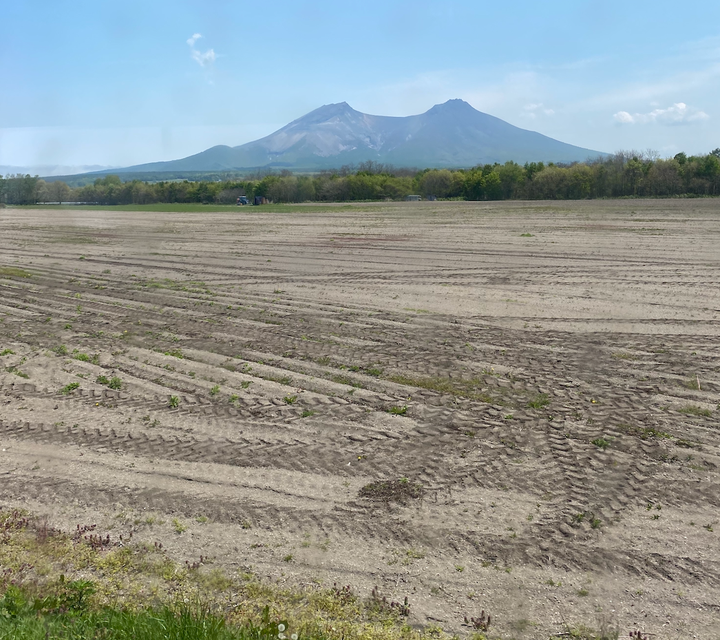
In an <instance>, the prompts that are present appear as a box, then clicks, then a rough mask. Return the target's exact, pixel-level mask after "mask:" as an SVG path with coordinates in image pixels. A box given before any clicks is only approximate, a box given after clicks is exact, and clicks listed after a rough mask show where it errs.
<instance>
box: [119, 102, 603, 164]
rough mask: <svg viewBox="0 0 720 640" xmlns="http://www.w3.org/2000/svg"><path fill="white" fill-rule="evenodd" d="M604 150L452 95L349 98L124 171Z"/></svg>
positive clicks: (525, 157) (527, 156)
mask: <svg viewBox="0 0 720 640" xmlns="http://www.w3.org/2000/svg"><path fill="white" fill-rule="evenodd" d="M600 155H603V154H602V153H600V152H597V151H591V150H589V149H583V148H580V147H575V146H573V145H569V144H565V143H563V142H559V141H558V140H554V139H552V138H548V137H547V136H544V135H541V134H539V133H536V132H533V131H527V130H525V129H520V128H518V127H515V126H513V125H511V124H509V123H508V122H505V121H503V120H500V119H499V118H496V117H494V116H491V115H488V114H486V113H482V112H481V111H477V110H476V109H474V108H473V107H472V106H471V105H470V104H468V103H467V102H465V101H464V100H460V99H455V100H448V101H447V102H444V103H443V104H438V105H435V106H434V107H432V108H431V109H430V110H429V111H426V112H425V113H422V114H419V115H415V116H406V117H392V116H375V115H369V114H365V113H361V112H360V111H356V110H355V109H353V108H352V107H351V106H350V105H349V104H348V103H347V102H338V103H333V104H326V105H323V106H322V107H319V108H317V109H315V110H314V111H311V112H310V113H308V114H306V115H304V116H302V117H300V118H298V119H297V120H293V121H292V122H290V123H289V124H287V125H285V126H284V127H282V128H281V129H279V130H278V131H276V132H275V133H272V134H270V135H269V136H266V137H264V138H261V139H260V140H256V141H254V142H248V143H247V144H243V145H240V146H237V147H232V148H230V147H225V146H216V147H213V148H211V149H208V150H207V151H203V152H202V153H198V154H196V155H194V156H190V157H188V158H184V159H182V160H174V161H171V162H157V163H153V164H148V165H139V166H136V167H128V168H127V169H121V171H134V172H137V171H216V170H234V169H255V168H260V167H273V166H276V167H287V168H295V169H303V170H318V169H323V168H331V167H339V166H341V165H344V164H353V163H359V162H364V161H366V160H374V161H378V162H384V163H388V164H393V165H395V166H401V167H402V166H404V167H420V168H424V167H472V166H476V165H478V164H485V163H493V162H499V163H503V162H506V161H508V160H514V161H515V162H519V163H524V162H533V161H545V162H574V161H583V160H587V159H588V158H591V157H597V156H600Z"/></svg>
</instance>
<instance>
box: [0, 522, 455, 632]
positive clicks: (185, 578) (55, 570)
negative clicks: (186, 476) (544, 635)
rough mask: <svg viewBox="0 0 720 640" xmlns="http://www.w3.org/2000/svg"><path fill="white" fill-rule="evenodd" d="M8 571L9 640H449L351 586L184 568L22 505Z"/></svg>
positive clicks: (150, 548) (6, 556)
mask: <svg viewBox="0 0 720 640" xmlns="http://www.w3.org/2000/svg"><path fill="white" fill-rule="evenodd" d="M0 568H2V570H0V640H5V639H8V640H9V639H10V638H12V639H13V640H25V639H27V640H35V639H37V640H40V639H41V638H42V639H44V638H58V639H65V638H67V639H68V640H69V639H70V638H73V639H77V640H80V639H83V638H103V639H115V638H122V639H123V640H125V639H127V640H131V639H133V640H135V639H138V638H139V639H140V640H143V639H147V640H150V639H151V638H152V639H155V638H183V639H187V640H194V639H195V638H197V639H198V640H199V639H201V638H202V639H206V638H208V639H218V640H231V639H235V638H238V639H242V640H245V639H247V640H265V639H268V640H269V639H270V638H279V640H294V639H293V634H297V637H298V638H300V640H302V639H304V638H310V637H312V638H318V639H321V640H341V639H344V640H431V639H433V640H442V639H443V638H448V637H449V636H446V634H444V633H442V632H439V631H438V630H437V629H436V628H432V629H428V630H417V629H413V628H411V627H410V626H409V625H408V624H407V622H406V620H407V615H408V613H409V607H408V608H407V609H405V608H404V605H403V606H397V603H393V602H388V601H387V600H386V599H384V598H381V597H377V595H376V597H368V598H362V597H360V596H359V595H356V594H355V593H354V592H353V590H352V589H351V588H350V587H337V586H333V587H332V588H326V587H322V586H319V585H314V586H306V587H295V588H284V587H281V586H279V585H276V584H271V583H267V582H263V581H261V580H259V579H258V578H257V577H256V576H254V575H253V574H252V573H248V572H243V573H238V574H235V575H231V574H228V573H226V572H225V571H223V570H222V569H219V568H216V567H213V566H212V561H211V560H209V559H208V558H201V559H200V561H198V562H193V563H187V562H186V563H185V564H184V565H183V564H180V563H176V562H175V561H173V560H172V559H171V558H170V557H169V555H168V554H167V553H166V552H165V551H164V550H163V548H162V545H161V544H159V543H155V544H154V545H152V544H150V543H134V542H132V540H131V539H128V536H126V537H125V540H124V541H123V540H121V539H120V537H119V536H118V538H117V539H114V537H112V536H111V535H110V534H101V533H98V532H97V530H96V528H95V526H94V525H89V526H80V525H79V526H78V527H77V530H76V531H75V532H74V533H73V534H68V533H65V532H62V531H58V530H56V529H53V528H52V527H50V526H49V525H48V524H47V522H46V521H44V520H38V519H36V518H33V517H32V516H30V515H28V514H27V513H25V512H23V511H20V510H12V511H1V510H0ZM188 603H189V604H188ZM280 625H282V627H283V628H282V629H280Z"/></svg>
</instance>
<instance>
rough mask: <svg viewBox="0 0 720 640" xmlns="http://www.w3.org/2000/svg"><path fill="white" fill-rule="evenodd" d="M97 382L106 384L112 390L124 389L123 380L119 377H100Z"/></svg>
mask: <svg viewBox="0 0 720 640" xmlns="http://www.w3.org/2000/svg"><path fill="white" fill-rule="evenodd" d="M95 382H97V383H98V384H104V385H105V386H107V387H109V388H110V389H120V388H121V387H122V380H120V378H118V377H117V376H113V377H112V378H108V377H107V376H98V377H97V379H96V380H95Z"/></svg>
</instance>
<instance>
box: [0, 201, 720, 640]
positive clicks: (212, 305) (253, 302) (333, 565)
mask: <svg viewBox="0 0 720 640" xmlns="http://www.w3.org/2000/svg"><path fill="white" fill-rule="evenodd" d="M0 240H1V242H0V367H1V368H0V506H2V505H7V506H10V505H13V506H26V507H28V508H30V509H32V510H33V511H34V512H36V513H43V514H47V515H48V517H49V519H50V521H51V522H52V523H54V524H56V525H58V526H64V527H71V528H74V527H75V525H76V524H77V523H81V522H82V523H87V522H97V523H98V526H99V529H102V530H107V531H110V530H114V531H128V530H133V531H134V535H135V536H136V537H137V538H139V539H147V540H149V541H162V542H163V544H164V545H165V546H166V547H167V548H169V549H171V550H172V551H173V552H174V553H176V554H177V555H178V556H179V557H180V558H181V559H183V558H187V559H196V558H197V557H198V555H200V554H202V555H204V556H210V557H211V558H213V559H214V561H215V563H216V564H218V565H220V566H224V567H226V568H227V569H228V570H231V571H234V570H237V569H243V570H252V571H254V572H256V573H257V574H258V575H260V576H266V577H267V576H269V577H272V578H273V579H281V580H282V581H284V582H286V583H287V584H305V583H310V582H312V581H322V582H323V583H324V584H330V585H331V584H332V583H333V582H338V583H341V584H350V585H352V586H353V588H354V589H355V591H356V592H357V593H360V594H362V595H367V594H369V593H370V590H371V589H372V588H373V586H375V585H377V586H378V587H379V588H380V590H381V591H382V592H383V593H386V594H387V595H388V596H391V597H393V598H395V599H402V598H404V597H405V596H407V597H408V598H409V602H410V604H411V615H410V622H411V623H413V624H423V625H424V624H437V625H440V626H442V627H443V628H445V629H448V630H451V631H452V630H454V631H459V632H460V631H462V630H463V629H467V628H466V627H463V626H462V622H463V617H464V616H466V615H467V616H468V617H469V616H476V615H478V614H479V612H480V611H481V610H483V609H484V610H485V611H486V612H487V611H489V612H490V613H491V614H492V615H493V617H494V620H493V625H492V627H491V630H492V631H493V632H495V633H497V634H506V635H507V636H508V637H517V638H544V637H547V636H548V635H549V634H552V633H557V632H559V631H562V629H563V623H564V622H567V623H568V624H572V623H580V622H582V623H585V624H588V625H590V626H595V627H598V626H599V625H601V624H602V620H601V619H602V618H603V617H607V618H608V619H609V620H614V621H617V622H618V624H619V627H620V631H621V632H622V635H624V636H625V637H627V635H628V632H629V631H631V630H634V629H640V630H641V631H644V632H646V633H653V634H656V637H658V638H690V637H697V638H708V639H709V638H717V637H719V636H720V604H718V603H720V485H719V479H720V476H719V473H718V465H719V464H720V446H719V435H720V419H719V418H720V410H718V403H719V402H720V286H719V283H720V203H718V201H716V200H687V201H680V200H678V201H622V202H612V201H604V202H573V203H547V202H543V203H497V204H495V203H492V204H488V203H478V204H472V203H402V204H388V205H378V204H373V205H357V206H335V207H333V206H298V207H294V208H288V209H286V210H283V211H281V212H279V213H278V212H277V210H276V209H275V210H273V209H263V208H261V207H257V208H250V207H245V208H241V209H238V210H237V211H232V212H215V213H213V212H207V213H192V214H191V213H151V212H139V213H138V212H123V211H95V210H72V211H71V210H51V209H47V210H30V209H12V208H8V209H3V210H0ZM116 378H117V380H115V379H116ZM113 387H115V388H113ZM118 387H119V388H118ZM183 528H185V530H184V531H181V530H182V529H183Z"/></svg>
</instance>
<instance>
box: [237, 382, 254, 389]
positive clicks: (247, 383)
mask: <svg viewBox="0 0 720 640" xmlns="http://www.w3.org/2000/svg"><path fill="white" fill-rule="evenodd" d="M251 384H252V380H243V381H242V382H241V383H240V386H241V387H242V388H243V389H247V388H248V387H249V386H250V385H251Z"/></svg>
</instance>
